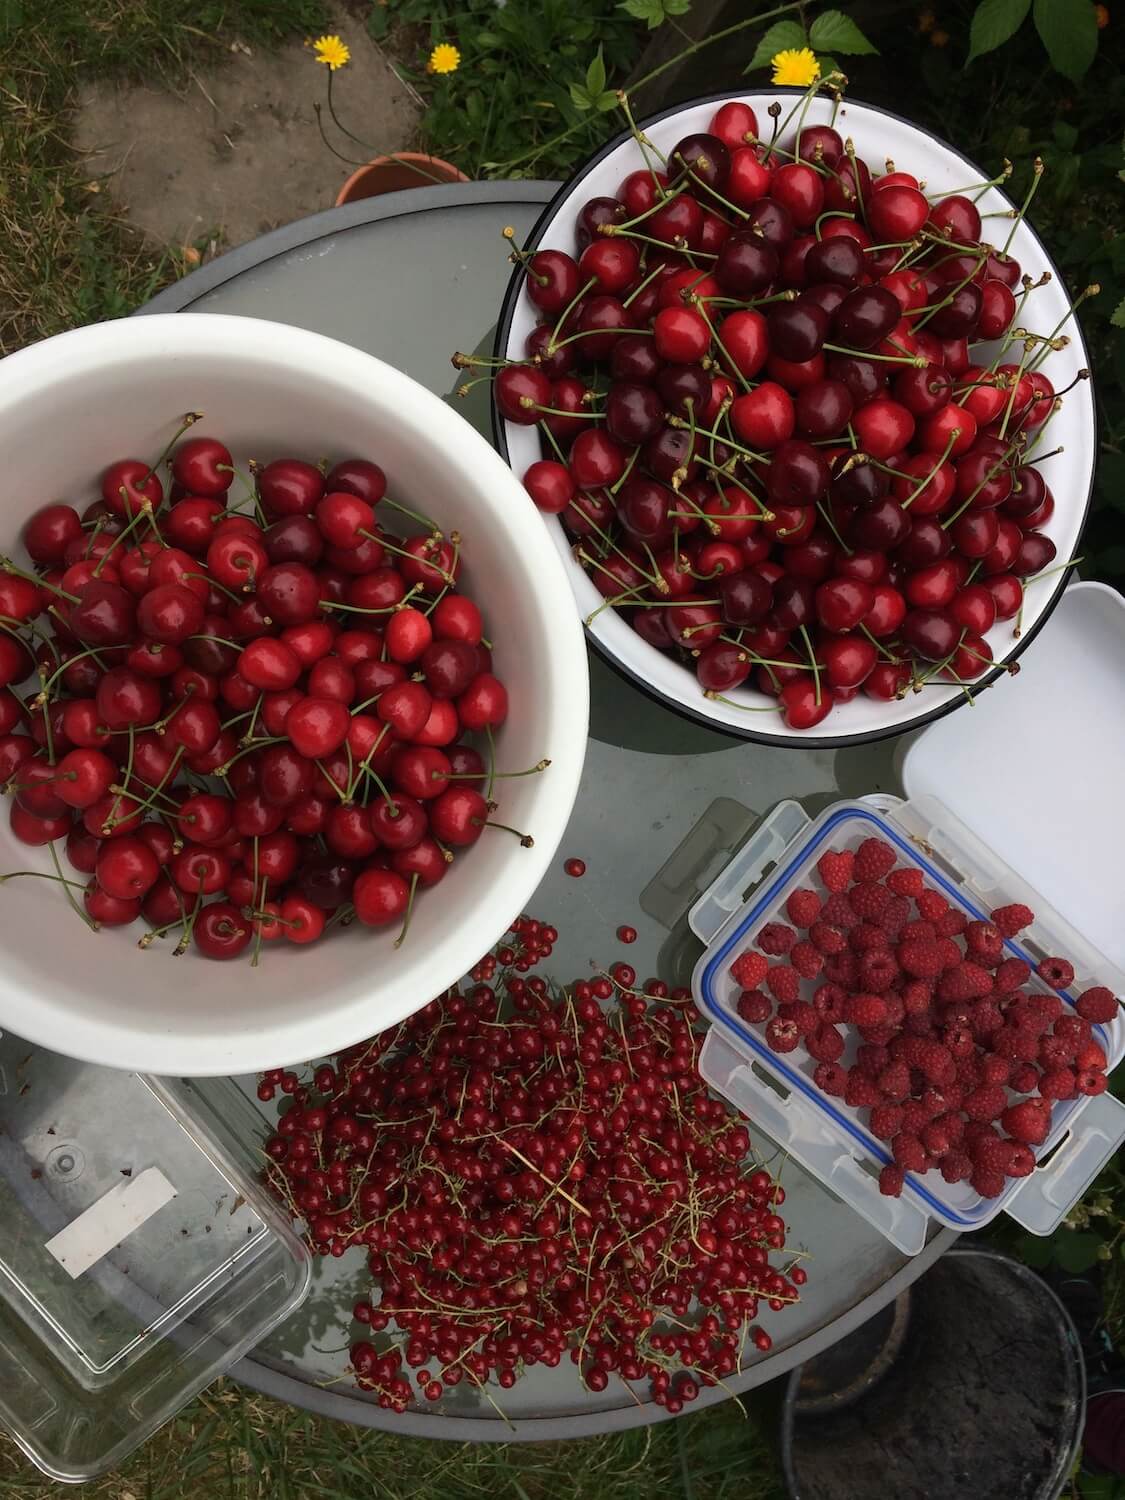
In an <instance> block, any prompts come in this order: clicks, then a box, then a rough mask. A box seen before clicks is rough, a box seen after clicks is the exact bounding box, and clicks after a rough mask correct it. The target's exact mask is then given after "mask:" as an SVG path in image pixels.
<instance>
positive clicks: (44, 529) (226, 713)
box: [0, 414, 530, 959]
mask: <svg viewBox="0 0 1125 1500" xmlns="http://www.w3.org/2000/svg"><path fill="white" fill-rule="evenodd" d="M194 420H195V416H194V414H193V415H192V417H189V418H188V419H187V422H186V423H185V428H181V433H182V432H183V431H184V430H185V429H186V426H189V425H191V422H192V421H194ZM177 436H179V434H178V435H177ZM170 447H171V445H170ZM158 462H159V461H158ZM170 467H171V488H170V492H169V494H168V495H167V497H166V496H165V492H164V485H163V483H162V481H161V478H160V476H159V474H158V472H157V466H156V465H150V464H148V463H145V462H144V461H143V460H138V459H125V460H122V461H120V462H117V463H114V464H112V465H111V466H110V467H109V468H108V469H107V470H106V471H105V473H104V474H103V475H102V477H101V483H100V497H99V498H98V499H97V500H95V501H94V502H93V503H91V504H89V505H87V506H86V507H85V509H84V510H82V511H81V513H80V512H79V510H77V509H75V508H74V507H73V506H71V505H68V504H63V503H57V504H51V505H47V506H45V507H43V509H41V510H39V511H37V512H36V513H35V514H34V515H33V516H32V517H31V519H30V520H29V521H28V522H27V525H26V526H25V527H24V531H23V542H24V546H25V547H26V549H27V552H28V554H29V555H30V558H31V563H32V564H33V565H34V569H33V568H31V567H21V566H20V565H19V564H17V563H15V562H13V561H12V560H10V559H8V558H0V784H3V785H4V786H5V790H6V791H7V792H8V793H9V794H10V796H11V802H10V818H11V827H12V831H13V832H14V833H15V835H16V837H17V838H19V839H21V840H23V842H24V843H27V844H33V845H50V846H51V847H52V852H53V849H54V844H55V841H56V840H59V841H63V842H64V844H65V849H66V853H67V855H68V857H69V860H70V863H71V864H72V865H73V866H74V868H75V869H76V870H77V871H79V872H80V873H81V874H82V875H83V876H84V877H88V880H87V881H86V883H85V884H84V885H83V884H82V883H79V882H73V881H65V882H64V885H63V889H64V890H65V891H66V892H67V895H68V897H69V898H70V900H71V903H72V905H73V906H74V907H75V909H76V910H77V911H78V912H79V913H80V914H81V915H83V916H84V917H85V918H86V920H87V921H88V923H89V924H90V925H93V926H115V925H120V924H124V923H128V922H132V921H134V920H135V919H136V918H138V917H143V918H144V920H145V922H146V923H147V924H148V925H149V928H150V931H149V932H148V933H147V934H146V935H145V936H144V937H143V938H142V939H141V943H140V946H142V947H147V946H148V945H149V943H150V942H151V941H152V940H153V938H154V937H156V936H163V935H165V934H175V935H176V936H177V937H178V943H177V946H176V952H177V953H179V952H183V951H184V950H185V949H186V948H187V946H188V945H189V943H190V942H194V944H195V947H196V949H197V950H198V951H199V952H200V953H202V954H205V955H206V956H207V957H209V958H222V959H227V958H234V957H236V956H237V955H238V954H240V953H242V952H243V951H244V950H245V949H246V948H247V947H248V946H250V945H251V944H252V945H253V949H254V958H255V959H256V958H257V955H258V951H259V949H260V946H261V944H262V943H263V942H268V941H273V940H277V939H284V940H286V941H288V942H293V943H309V942H313V941H315V940H316V939H317V938H319V937H320V936H321V934H322V933H323V932H324V931H325V930H326V928H328V927H329V926H331V925H346V924H347V923H348V922H350V921H352V920H353V919H356V918H358V920H359V921H360V922H361V923H364V924H366V925H368V926H372V927H381V926H384V925H386V924H391V923H397V922H401V923H403V932H404V933H405V924H406V923H407V922H408V921H409V916H410V912H411V908H412V903H413V899H414V896H415V893H416V891H417V890H419V889H420V888H422V889H424V888H428V887H429V886H433V885H436V884H437V883H438V881H440V880H441V879H442V878H443V876H444V875H445V873H446V870H447V869H448V868H449V865H450V863H451V862H452V860H453V858H454V854H455V852H456V853H459V852H460V851H462V850H464V849H467V848H468V847H469V846H470V845H472V844H474V843H475V842H476V840H477V839H478V838H479V837H480V836H481V833H482V831H483V829H484V827H485V825H486V823H488V821H489V816H490V811H491V809H492V807H493V806H494V804H493V803H492V802H491V801H490V798H491V786H492V766H491V745H492V733H493V731H494V730H495V729H496V728H498V726H499V725H501V724H502V723H503V722H504V719H505V717H506V715H507V711H508V698H507V692H506V690H505V688H504V685H503V683H502V682H501V681H500V680H499V679H498V678H497V677H496V676H495V675H494V673H493V672H492V662H491V653H490V650H489V648H488V646H487V645H486V644H485V641H484V638H483V628H484V627H483V621H482V617H481V612H480V610H479V609H478V607H477V605H476V604H475V603H474V602H473V600H472V599H470V598H469V597H468V596H467V595H466V594H463V593H461V592H459V591H458V589H457V586H456V585H457V579H458V575H459V573H460V568H461V554H460V538H459V536H458V535H457V533H455V532H454V533H451V534H450V535H449V536H448V537H446V536H443V535H442V534H441V533H440V532H439V531H438V530H437V528H436V527H435V526H434V525H433V524H432V523H429V522H427V521H426V520H425V518H424V517H414V520H415V521H416V522H418V523H419V524H420V526H421V528H422V529H421V530H420V532H419V534H415V535H407V536H399V535H397V534H395V532H394V531H392V530H391V529H389V526H388V524H387V522H386V519H385V516H384V515H383V511H384V507H388V508H389V507H393V508H394V510H395V511H396V513H398V514H405V515H410V514H412V513H409V512H404V508H403V507H402V506H399V505H397V502H395V501H393V500H392V499H390V498H389V497H387V496H386V481H385V477H384V475H383V472H382V470H381V469H380V468H379V467H378V465H377V464H375V463H372V462H370V461H368V460H366V459H346V460H344V461H343V462H341V463H338V464H336V466H335V467H334V468H332V469H331V470H329V471H328V472H325V469H326V468H327V466H326V465H325V466H324V467H317V466H316V465H314V464H311V463H306V462H304V461H303V460H301V459H296V458H279V459H275V460H274V461H273V462H271V463H267V464H265V465H264V466H259V465H252V468H253V470H254V475H253V479H252V480H247V481H245V486H246V493H245V495H244V496H242V497H241V498H232V496H231V493H230V491H231V486H232V481H233V480H234V478H235V477H236V474H235V469H234V466H233V461H232V458H231V454H230V452H229V450H228V449H227V448H226V447H225V446H224V444H223V443H221V442H220V441H219V440H218V439H216V438H214V437H197V436H192V437H189V438H187V439H186V440H185V441H183V442H181V443H180V444H179V446H178V447H176V448H175V451H174V452H173V454H172V457H171V460H170ZM29 679H32V681H33V682H34V686H32V687H30V688H28V687H27V686H26V685H25V686H24V687H23V688H22V690H21V684H27V682H28V680H29ZM473 734H478V735H481V736H487V740H488V750H489V760H488V763H486V760H485V758H484V757H483V756H482V754H481V752H480V751H479V750H478V749H474V748H473V747H472V746H471V745H470V744H469V743H467V738H468V737H469V736H471V735H473ZM525 842H530V840H529V839H525ZM57 863H58V862H57V860H56V866H57ZM60 874H61V872H60ZM72 888H73V889H76V890H78V891H79V892H80V899H78V898H76V897H75V896H74V895H73V894H72ZM399 940H400V941H401V937H400V939H399Z"/></svg>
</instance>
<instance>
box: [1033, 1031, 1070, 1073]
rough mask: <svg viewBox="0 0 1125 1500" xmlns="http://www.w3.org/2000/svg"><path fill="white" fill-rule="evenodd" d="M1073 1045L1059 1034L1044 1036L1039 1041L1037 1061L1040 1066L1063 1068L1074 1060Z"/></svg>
mask: <svg viewBox="0 0 1125 1500" xmlns="http://www.w3.org/2000/svg"><path fill="white" fill-rule="evenodd" d="M1074 1054H1075V1046H1074V1043H1073V1042H1069V1041H1067V1039H1066V1038H1065V1037H1061V1036H1045V1037H1043V1039H1042V1040H1041V1041H1040V1043H1039V1056H1038V1058H1037V1061H1038V1063H1039V1066H1040V1067H1042V1068H1063V1067H1065V1066H1066V1065H1067V1063H1070V1062H1073V1061H1074Z"/></svg>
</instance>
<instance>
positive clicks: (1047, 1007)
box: [1026, 995, 1063, 1031]
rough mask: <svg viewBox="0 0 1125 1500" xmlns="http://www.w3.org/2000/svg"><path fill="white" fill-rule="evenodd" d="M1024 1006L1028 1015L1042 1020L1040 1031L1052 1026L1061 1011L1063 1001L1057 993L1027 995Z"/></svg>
mask: <svg viewBox="0 0 1125 1500" xmlns="http://www.w3.org/2000/svg"><path fill="white" fill-rule="evenodd" d="M1026 1008H1027V1012H1028V1014H1029V1015H1031V1016H1035V1017H1036V1019H1037V1020H1038V1021H1042V1022H1043V1025H1042V1027H1041V1028H1040V1029H1041V1030H1042V1031H1046V1030H1047V1028H1048V1027H1049V1026H1053V1025H1054V1024H1055V1022H1056V1021H1057V1020H1058V1019H1059V1017H1060V1016H1061V1015H1062V1013H1063V1003H1062V1000H1061V999H1060V998H1059V996H1058V995H1028V997H1027V1007H1026Z"/></svg>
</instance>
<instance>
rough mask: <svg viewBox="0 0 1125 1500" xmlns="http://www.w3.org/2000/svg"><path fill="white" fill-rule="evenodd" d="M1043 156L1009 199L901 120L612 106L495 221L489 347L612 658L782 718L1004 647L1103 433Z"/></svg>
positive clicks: (1043, 583)
mask: <svg viewBox="0 0 1125 1500" xmlns="http://www.w3.org/2000/svg"><path fill="white" fill-rule="evenodd" d="M1040 168H1041V164H1039V163H1037V164H1036V170H1035V172H1034V174H1033V175H1032V177H1031V188H1030V191H1029V192H1028V193H1027V195H1026V198H1025V199H1024V200H1023V201H1021V203H1020V204H1013V202H1011V201H1010V200H1009V198H1007V197H1006V196H1005V195H1004V193H1003V192H1002V191H1001V190H1000V184H1001V183H1002V182H1003V181H1005V180H1006V178H1005V173H1004V172H1001V173H1000V175H998V176H995V177H989V175H988V174H987V173H985V172H984V171H982V170H981V169H980V168H979V167H977V166H975V165H974V164H973V163H972V162H970V161H968V160H966V158H964V157H963V156H962V155H961V154H960V153H959V152H957V151H955V150H953V149H952V148H951V147H949V146H947V145H945V144H944V143H943V142H941V141H940V140H937V139H935V138H934V137H933V136H931V135H929V134H928V133H926V132H925V131H923V130H921V129H919V128H918V127H917V126H915V125H912V124H910V123H909V122H908V121H906V120H903V119H900V118H898V117H897V116H894V115H891V114H888V113H887V112H885V111H883V110H880V109H876V108H873V107H871V106H869V105H863V104H857V103H853V102H850V101H845V100H843V99H842V98H841V97H839V96H838V95H835V94H832V93H821V94H817V93H816V92H815V91H810V92H809V93H803V92H798V91H795V90H789V91H786V90H784V89H782V90H777V91H776V92H773V93H768V94H755V95H748V96H743V95H738V96H735V95H721V96H716V97H714V98H710V99H707V100H701V101H698V102H696V103H693V104H690V105H687V106H684V107H678V108H676V109H673V110H670V111H668V112H667V113H665V114H663V115H660V116H657V117H656V118H654V119H651V120H648V121H645V122H644V123H643V125H641V126H640V127H636V126H632V127H631V128H630V129H629V130H628V131H626V132H625V133H624V134H623V135H621V136H620V137H618V138H617V139H616V140H614V141H611V142H610V143H608V144H607V145H606V146H605V147H604V148H603V149H602V150H601V151H600V152H598V153H597V154H596V155H595V156H594V157H593V158H592V159H591V160H590V161H589V162H588V163H587V164H586V165H585V166H584V167H583V168H582V169H581V170H580V171H579V172H578V173H577V174H576V176H575V177H574V178H573V179H572V180H571V181H570V182H568V183H567V184H566V186H565V187H564V188H563V189H562V191H561V192H560V193H559V194H558V195H557V196H556V198H555V199H554V200H553V201H552V203H551V204H550V205H549V206H548V208H547V209H546V210H545V212H544V214H543V216H542V217H541V219H540V220H539V222H538V224H537V225H536V227H535V229H534V230H533V232H532V234H531V237H530V240H529V243H528V245H527V246H526V247H525V248H524V249H518V248H514V249H513V259H514V260H515V262H516V265H515V270H514V272H513V276H512V281H511V284H510V286H509V290H508V293H507V297H506V300H505V303H504V306H503V310H502V315H501V319H500V324H499V331H498V339H497V346H496V359H495V360H494V361H493V362H492V364H491V366H490V368H489V369H488V372H487V373H488V374H489V376H490V378H491V380H492V394H493V410H494V419H495V428H496V434H497V440H498V444H499V446H500V449H501V451H502V452H503V453H504V455H505V456H506V457H507V458H508V460H509V462H510V463H511V465H512V467H513V469H514V471H515V472H516V474H517V475H519V477H520V478H521V479H522V480H523V483H524V485H525V487H526V489H527V492H528V494H529V496H530V497H531V500H532V501H533V502H534V504H535V505H536V506H537V507H538V508H539V510H540V511H541V512H542V513H543V515H544V519H545V522H546V524H547V528H548V530H549V532H550V535H551V539H552V541H553V542H554V545H555V547H556V549H557V550H558V553H559V555H560V556H561V557H562V559H563V561H564V563H565V565H566V568H567V571H568V573H569V575H570V581H571V585H572V587H573V591H574V595H575V598H576V600H577V605H578V610H579V613H580V615H581V617H582V619H583V620H584V622H585V624H586V627H587V630H588V632H589V634H590V636H591V637H592V639H593V640H594V642H595V643H596V644H597V645H598V647H599V648H600V649H601V650H602V651H603V653H605V654H606V655H607V656H608V657H609V658H610V659H611V660H612V661H613V662H614V663H615V664H616V665H617V666H618V667H620V668H621V669H622V670H624V671H625V672H626V673H627V674H628V675H629V676H631V677H632V678H634V679H635V680H636V681H637V682H638V683H640V684H642V685H643V686H644V687H645V688H647V689H648V690H649V691H651V692H653V693H654V694H656V695H657V696H658V697H660V698H661V699H663V700H665V701H666V702H667V703H669V704H670V705H672V706H674V707H675V708H677V709H679V710H681V711H683V712H686V713H688V714H691V715H694V716H695V717H696V718H699V719H703V720H706V721H709V722H711V723H713V724H715V725H718V726H720V727H722V728H724V729H726V730H728V731H729V732H732V733H735V734H740V735H744V736H745V737H747V738H749V739H755V740H762V741H767V742H772V743H789V744H792V745H801V744H807V743H810V742H815V743H818V744H822V745H823V744H826V743H827V744H838V745H843V744H849V743H856V742H859V741H863V740H868V739H877V738H880V737H882V736H886V735H890V734H895V733H898V732H900V731H902V730H904V729H906V728H908V727H912V726H916V725H919V724H921V723H924V722H925V721H927V720H929V719H933V718H935V717H937V716H938V715H940V714H942V713H946V712H949V711H950V710H952V709H954V708H956V707H957V706H958V705H961V704H966V703H970V702H971V701H972V699H973V696H974V695H975V694H976V693H977V692H978V691H980V690H981V689H982V688H984V687H985V686H988V685H990V684H992V683H995V682H998V681H1001V680H1003V679H1004V678H1005V677H1006V676H1012V675H1014V674H1015V672H1016V671H1018V666H1017V663H1016V661H1015V658H1016V656H1017V655H1018V653H1019V651H1020V650H1022V649H1023V648H1024V646H1026V645H1027V644H1028V642H1029V641H1030V640H1031V639H1032V638H1033V636H1034V635H1035V632H1036V631H1037V629H1038V628H1039V627H1040V626H1041V625H1042V624H1043V623H1044V621H1045V620H1046V618H1047V616H1048V614H1049V612H1050V609H1051V607H1052V605H1053V604H1054V602H1055V600H1056V599H1057V598H1058V596H1059V593H1060V591H1061V589H1062V588H1063V587H1064V585H1065V582H1066V578H1067V564H1068V563H1069V561H1070V560H1071V558H1072V557H1073V555H1074V552H1075V548H1076V543H1077V540H1078V537H1079V534H1080V532H1081V530H1082V526H1083V523H1084V520H1085V517H1086V512H1087V509H1088V505H1089V498H1090V488H1091V481H1092V475H1093V463H1094V451H1095V444H1094V407H1093V400H1092V395H1091V390H1090V384H1089V372H1088V370H1086V368H1085V364H1086V358H1085V350H1084V346H1083V342H1082V335H1081V332H1080V329H1079V327H1078V323H1077V319H1076V318H1075V317H1074V316H1073V313H1074V308H1075V306H1076V303H1075V302H1074V301H1073V300H1072V298H1071V295H1070V293H1069V292H1068V291H1067V288H1066V287H1065V286H1064V285H1063V283H1062V281H1061V280H1060V278H1059V276H1058V273H1057V271H1055V269H1054V268H1053V266H1052V263H1051V261H1050V259H1049V257H1048V255H1047V252H1046V250H1045V249H1044V247H1043V245H1042V244H1041V242H1040V240H1039V238H1038V237H1037V235H1036V234H1035V233H1034V231H1033V230H1032V228H1031V227H1030V225H1029V223H1028V222H1027V218H1026V216H1025V215H1026V210H1027V208H1028V206H1029V202H1030V200H1031V199H1032V198H1033V196H1034V191H1035V188H1036V187H1037V185H1038V182H1039V178H1040V175H1041V171H1040ZM1005 170H1010V169H1008V168H1006V169H1005ZM1078 301H1081V297H1079V298H1078ZM463 362H464V364H465V365H466V367H469V366H471V365H472V364H473V363H480V362H479V361H476V362H474V361H472V360H471V359H469V358H465V359H464V361H463ZM1007 690H1009V691H1015V690H1016V689H1014V688H1009V689H1007Z"/></svg>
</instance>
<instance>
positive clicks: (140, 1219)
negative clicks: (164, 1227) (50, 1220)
mask: <svg viewBox="0 0 1125 1500" xmlns="http://www.w3.org/2000/svg"><path fill="white" fill-rule="evenodd" d="M175 1196H176V1189H175V1188H174V1187H173V1186H172V1184H171V1183H170V1182H169V1181H168V1179H167V1177H165V1175H164V1173H163V1172H162V1171H161V1170H160V1168H159V1167H146V1168H145V1170H144V1171H143V1172H142V1173H141V1174H140V1176H139V1177H134V1178H132V1179H130V1181H128V1182H122V1183H120V1184H119V1185H118V1186H117V1187H115V1188H110V1190H109V1192H108V1193H106V1194H105V1196H104V1197H102V1198H99V1199H98V1201H97V1202H96V1203H93V1204H91V1205H90V1207H89V1208H88V1209H87V1210H86V1212H85V1213H82V1214H79V1215H78V1217H77V1219H75V1220H74V1222H73V1223H71V1224H68V1225H67V1226H66V1228H65V1229H60V1230H59V1232H58V1234H56V1235H55V1236H54V1238H53V1239H50V1240H48V1241H47V1245H46V1249H47V1252H48V1254H50V1255H53V1256H54V1258H55V1259H56V1260H57V1261H58V1263H59V1265H60V1266H62V1268H63V1270H64V1271H66V1273H67V1274H68V1275H69V1276H71V1277H72V1278H77V1277H79V1276H81V1275H82V1273H83V1271H88V1270H89V1269H90V1267H91V1266H92V1265H95V1264H96V1263H97V1262H98V1261H99V1260H101V1258H102V1256H103V1255H108V1254H109V1252H110V1251H111V1250H112V1249H113V1248H114V1246H116V1245H120V1243H121V1241H122V1240H123V1239H124V1238H125V1237H126V1235H130V1234H132V1233H133V1230H134V1229H139V1228H140V1227H141V1225H142V1224H143V1223H144V1222H145V1220H146V1219H151V1218H152V1216H153V1214H154V1213H156V1212H157V1210H158V1209H161V1208H163V1207H164V1205H165V1204H166V1203H171V1201H172V1199H173V1198H174V1197H175Z"/></svg>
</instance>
